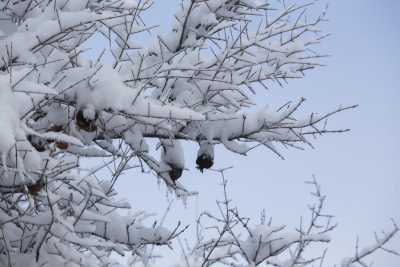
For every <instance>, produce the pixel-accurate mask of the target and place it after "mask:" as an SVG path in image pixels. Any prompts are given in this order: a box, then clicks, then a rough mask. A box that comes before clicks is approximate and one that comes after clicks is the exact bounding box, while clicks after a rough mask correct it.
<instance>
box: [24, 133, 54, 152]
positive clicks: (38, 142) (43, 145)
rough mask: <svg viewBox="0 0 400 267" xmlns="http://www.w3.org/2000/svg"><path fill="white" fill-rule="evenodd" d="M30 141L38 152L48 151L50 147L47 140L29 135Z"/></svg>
mask: <svg viewBox="0 0 400 267" xmlns="http://www.w3.org/2000/svg"><path fill="white" fill-rule="evenodd" d="M28 141H29V143H31V145H32V146H33V147H34V148H35V149H36V150H37V151H38V152H43V151H46V150H47V148H48V145H49V142H48V141H47V140H44V139H43V138H40V137H37V136H34V135H28Z"/></svg>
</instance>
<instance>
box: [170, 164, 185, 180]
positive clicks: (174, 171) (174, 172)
mask: <svg viewBox="0 0 400 267" xmlns="http://www.w3.org/2000/svg"><path fill="white" fill-rule="evenodd" d="M170 167H171V170H170V171H169V172H168V174H169V177H170V178H171V180H172V181H174V182H175V181H176V180H178V179H179V178H180V177H181V176H182V173H183V169H181V168H177V167H175V166H170Z"/></svg>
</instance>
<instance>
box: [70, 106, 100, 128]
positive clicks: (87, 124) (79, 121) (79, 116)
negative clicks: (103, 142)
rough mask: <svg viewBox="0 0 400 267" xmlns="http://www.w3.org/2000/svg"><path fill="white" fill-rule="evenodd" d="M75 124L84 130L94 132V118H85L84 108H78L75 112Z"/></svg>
mask: <svg viewBox="0 0 400 267" xmlns="http://www.w3.org/2000/svg"><path fill="white" fill-rule="evenodd" d="M75 119H76V125H78V127H79V128H80V129H82V130H84V131H86V132H94V131H96V130H97V126H96V118H95V119H94V120H91V119H87V118H85V116H84V110H82V109H81V110H79V111H78V112H77V113H76V117H75Z"/></svg>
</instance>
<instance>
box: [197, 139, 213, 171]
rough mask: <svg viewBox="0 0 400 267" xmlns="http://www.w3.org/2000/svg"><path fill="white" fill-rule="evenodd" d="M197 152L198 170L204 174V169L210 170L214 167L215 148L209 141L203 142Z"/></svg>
mask: <svg viewBox="0 0 400 267" xmlns="http://www.w3.org/2000/svg"><path fill="white" fill-rule="evenodd" d="M199 145H200V148H199V151H198V152H197V159H196V164H197V168H198V169H199V170H200V171H201V172H203V170H204V169H210V168H211V167H212V166H213V165H214V146H213V145H212V143H210V142H209V141H201V142H200V143H199Z"/></svg>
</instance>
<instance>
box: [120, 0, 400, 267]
mask: <svg viewBox="0 0 400 267" xmlns="http://www.w3.org/2000/svg"><path fill="white" fill-rule="evenodd" d="M178 3H179V0H168V1H166V0H155V6H154V8H153V12H152V13H149V14H151V16H149V17H148V20H147V22H148V23H149V24H159V25H161V27H160V29H161V30H165V29H167V28H168V25H170V24H171V21H172V14H173V12H174V10H175V7H176V6H177V4H178ZM399 10H400V1H397V0H380V1H376V0H375V1H373V0H351V1H348V0H336V1H331V3H330V7H329V12H328V13H329V18H330V22H329V23H328V24H326V25H325V29H326V30H327V31H329V32H330V33H331V34H332V36H331V37H330V38H328V39H326V40H325V42H324V45H323V46H322V47H323V50H324V51H326V52H327V53H329V54H331V55H332V57H331V58H329V59H326V60H325V61H324V63H326V64H327V67H324V68H322V69H319V70H317V71H312V72H310V73H309V74H308V75H307V77H306V78H305V79H302V80H299V81H295V82H292V83H290V84H289V85H288V86H286V87H285V88H284V89H282V88H279V87H277V86H276V87H274V89H273V90H271V91H269V92H264V91H262V92H261V94H260V95H258V98H259V101H260V103H263V102H265V103H270V102H273V103H278V101H279V103H284V102H286V100H289V99H298V97H300V96H304V97H306V98H307V99H308V101H307V103H306V111H321V112H323V111H329V110H331V109H334V108H335V107H337V106H338V105H340V104H343V105H350V104H359V105H360V107H359V108H358V109H357V110H355V111H351V112H347V113H344V114H339V115H338V116H337V117H335V118H333V119H332V120H331V125H332V126H337V127H343V128H351V129H352V131H351V132H350V133H346V134H341V135H332V136H325V137H322V138H320V139H318V140H316V141H315V143H314V144H315V146H316V148H315V149H313V150H311V149H309V150H307V151H294V150H288V151H284V155H285V157H286V160H285V161H282V160H280V159H279V158H277V157H276V156H275V155H273V154H272V153H270V152H269V151H267V150H266V149H262V148H260V149H258V150H255V151H254V152H253V153H251V154H250V155H249V156H248V157H240V156H236V155H231V154H229V153H227V152H223V151H222V150H220V149H218V151H217V154H216V167H227V166H231V165H233V166H235V168H234V169H233V170H231V171H230V172H229V173H228V176H227V177H228V179H229V190H230V194H231V197H232V198H233V200H234V202H235V204H236V205H237V206H238V207H239V208H240V209H241V211H242V213H243V215H246V216H249V217H253V218H254V220H255V221H258V218H259V214H260V211H261V210H262V209H263V208H265V209H266V211H267V214H268V215H269V216H273V218H274V221H275V222H276V223H278V224H287V225H288V226H290V227H295V226H297V225H298V222H299V217H300V216H302V215H304V216H307V215H308V213H307V209H306V204H307V203H308V201H309V200H310V197H309V194H308V190H309V189H310V188H309V187H308V186H306V185H305V184H304V181H305V180H309V179H310V178H311V176H312V175H313V174H314V175H316V176H317V177H318V180H319V182H320V183H321V185H322V187H323V190H324V192H325V193H326V194H327V195H328V205H327V209H328V211H329V212H330V213H332V214H334V215H336V221H337V222H338V223H339V228H338V229H337V230H336V234H335V235H333V239H334V240H333V242H332V244H331V246H330V250H329V251H328V255H329V256H328V261H327V262H328V263H334V262H338V261H339V260H340V258H342V257H344V256H348V255H351V253H353V251H354V242H355V239H356V237H357V235H359V236H360V238H361V239H360V240H361V242H362V243H363V244H368V243H369V242H370V241H373V231H374V230H378V231H379V230H381V229H385V228H388V227H390V226H391V225H390V221H389V219H390V218H391V217H393V218H395V219H396V220H397V221H398V223H400V172H399V167H400V123H399V116H400V105H399V103H398V102H399V100H400V91H399V88H398V87H399V84H400V52H399V48H400V17H399V15H398V14H399V13H398V12H399ZM188 147H189V150H188V151H186V154H187V166H188V168H189V169H190V171H189V172H186V173H185V175H184V176H183V178H182V180H183V183H184V184H185V185H187V186H188V187H189V188H190V189H193V190H197V191H199V192H200V195H199V197H198V198H195V199H193V200H190V201H189V202H188V205H187V207H186V208H185V207H184V206H183V205H182V204H181V202H176V203H174V204H173V209H172V212H171V214H170V216H169V218H168V220H167V222H168V223H173V222H175V221H176V220H177V218H182V220H183V221H184V222H185V223H193V222H194V219H195V216H196V214H198V212H199V210H204V209H207V210H215V208H214V207H215V200H216V199H218V198H219V197H220V196H221V187H220V186H219V183H220V179H219V178H218V175H216V174H213V173H205V174H203V175H201V174H200V173H199V172H198V171H197V170H196V169H195V168H194V166H195V164H194V161H195V156H196V155H195V154H196V151H195V150H194V146H190V145H189V146H188ZM192 148H193V149H192ZM117 188H118V190H119V191H120V193H121V194H122V196H124V197H126V198H128V199H129V200H130V201H131V203H132V204H133V206H134V207H135V208H138V209H147V210H149V211H154V212H158V213H160V214H161V213H162V212H163V211H164V209H165V207H166V206H167V205H168V203H167V199H166V197H165V190H164V187H163V186H161V187H158V185H157V183H156V179H154V177H152V176H151V175H145V174H141V173H137V172H133V173H132V174H131V175H129V176H124V177H121V179H120V181H119V183H118V186H117ZM192 230H193V229H192ZM189 236H190V235H189ZM393 245H394V246H395V247H396V248H398V249H400V238H397V240H395V242H394V243H393ZM349 253H350V254H349ZM373 260H374V261H375V263H376V264H375V266H385V267H398V266H400V258H395V257H393V256H388V255H387V254H379V255H377V256H376V257H375V258H374V259H373Z"/></svg>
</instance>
